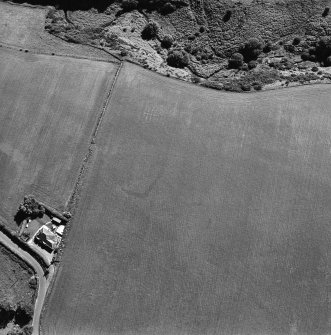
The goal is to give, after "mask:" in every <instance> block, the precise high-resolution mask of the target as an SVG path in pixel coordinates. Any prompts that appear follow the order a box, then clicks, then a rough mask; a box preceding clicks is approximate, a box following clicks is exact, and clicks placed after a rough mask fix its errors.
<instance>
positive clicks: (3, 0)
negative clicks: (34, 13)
mask: <svg viewBox="0 0 331 335" xmlns="http://www.w3.org/2000/svg"><path fill="white" fill-rule="evenodd" d="M0 2H3V3H7V4H9V5H12V6H21V7H27V8H40V9H47V8H49V7H50V6H49V5H45V6H42V5H31V4H30V3H27V2H25V3H16V2H13V1H7V0H0Z"/></svg>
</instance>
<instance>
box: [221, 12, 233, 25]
mask: <svg viewBox="0 0 331 335" xmlns="http://www.w3.org/2000/svg"><path fill="white" fill-rule="evenodd" d="M231 15H232V11H231V10H227V11H226V12H225V14H224V16H223V22H228V21H229V20H230V18H231Z"/></svg>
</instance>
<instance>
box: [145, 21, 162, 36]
mask: <svg viewBox="0 0 331 335" xmlns="http://www.w3.org/2000/svg"><path fill="white" fill-rule="evenodd" d="M158 32H159V25H158V24H157V23H156V22H154V21H151V22H149V23H147V24H146V26H145V27H144V29H143V31H142V32H141V37H142V38H143V39H144V40H151V39H153V38H155V37H156V36H157V34H158Z"/></svg>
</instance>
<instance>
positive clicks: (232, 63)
mask: <svg viewBox="0 0 331 335" xmlns="http://www.w3.org/2000/svg"><path fill="white" fill-rule="evenodd" d="M243 64H244V56H243V55H242V54H241V53H239V52H235V53H234V54H233V55H232V56H231V57H230V59H229V68H230V69H239V68H240V67H241V66H242V65H243Z"/></svg>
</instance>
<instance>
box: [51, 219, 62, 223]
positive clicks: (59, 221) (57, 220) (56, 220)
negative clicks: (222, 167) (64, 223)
mask: <svg viewBox="0 0 331 335" xmlns="http://www.w3.org/2000/svg"><path fill="white" fill-rule="evenodd" d="M52 222H54V223H55V224H60V223H61V220H60V219H59V218H56V217H53V218H52Z"/></svg>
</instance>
